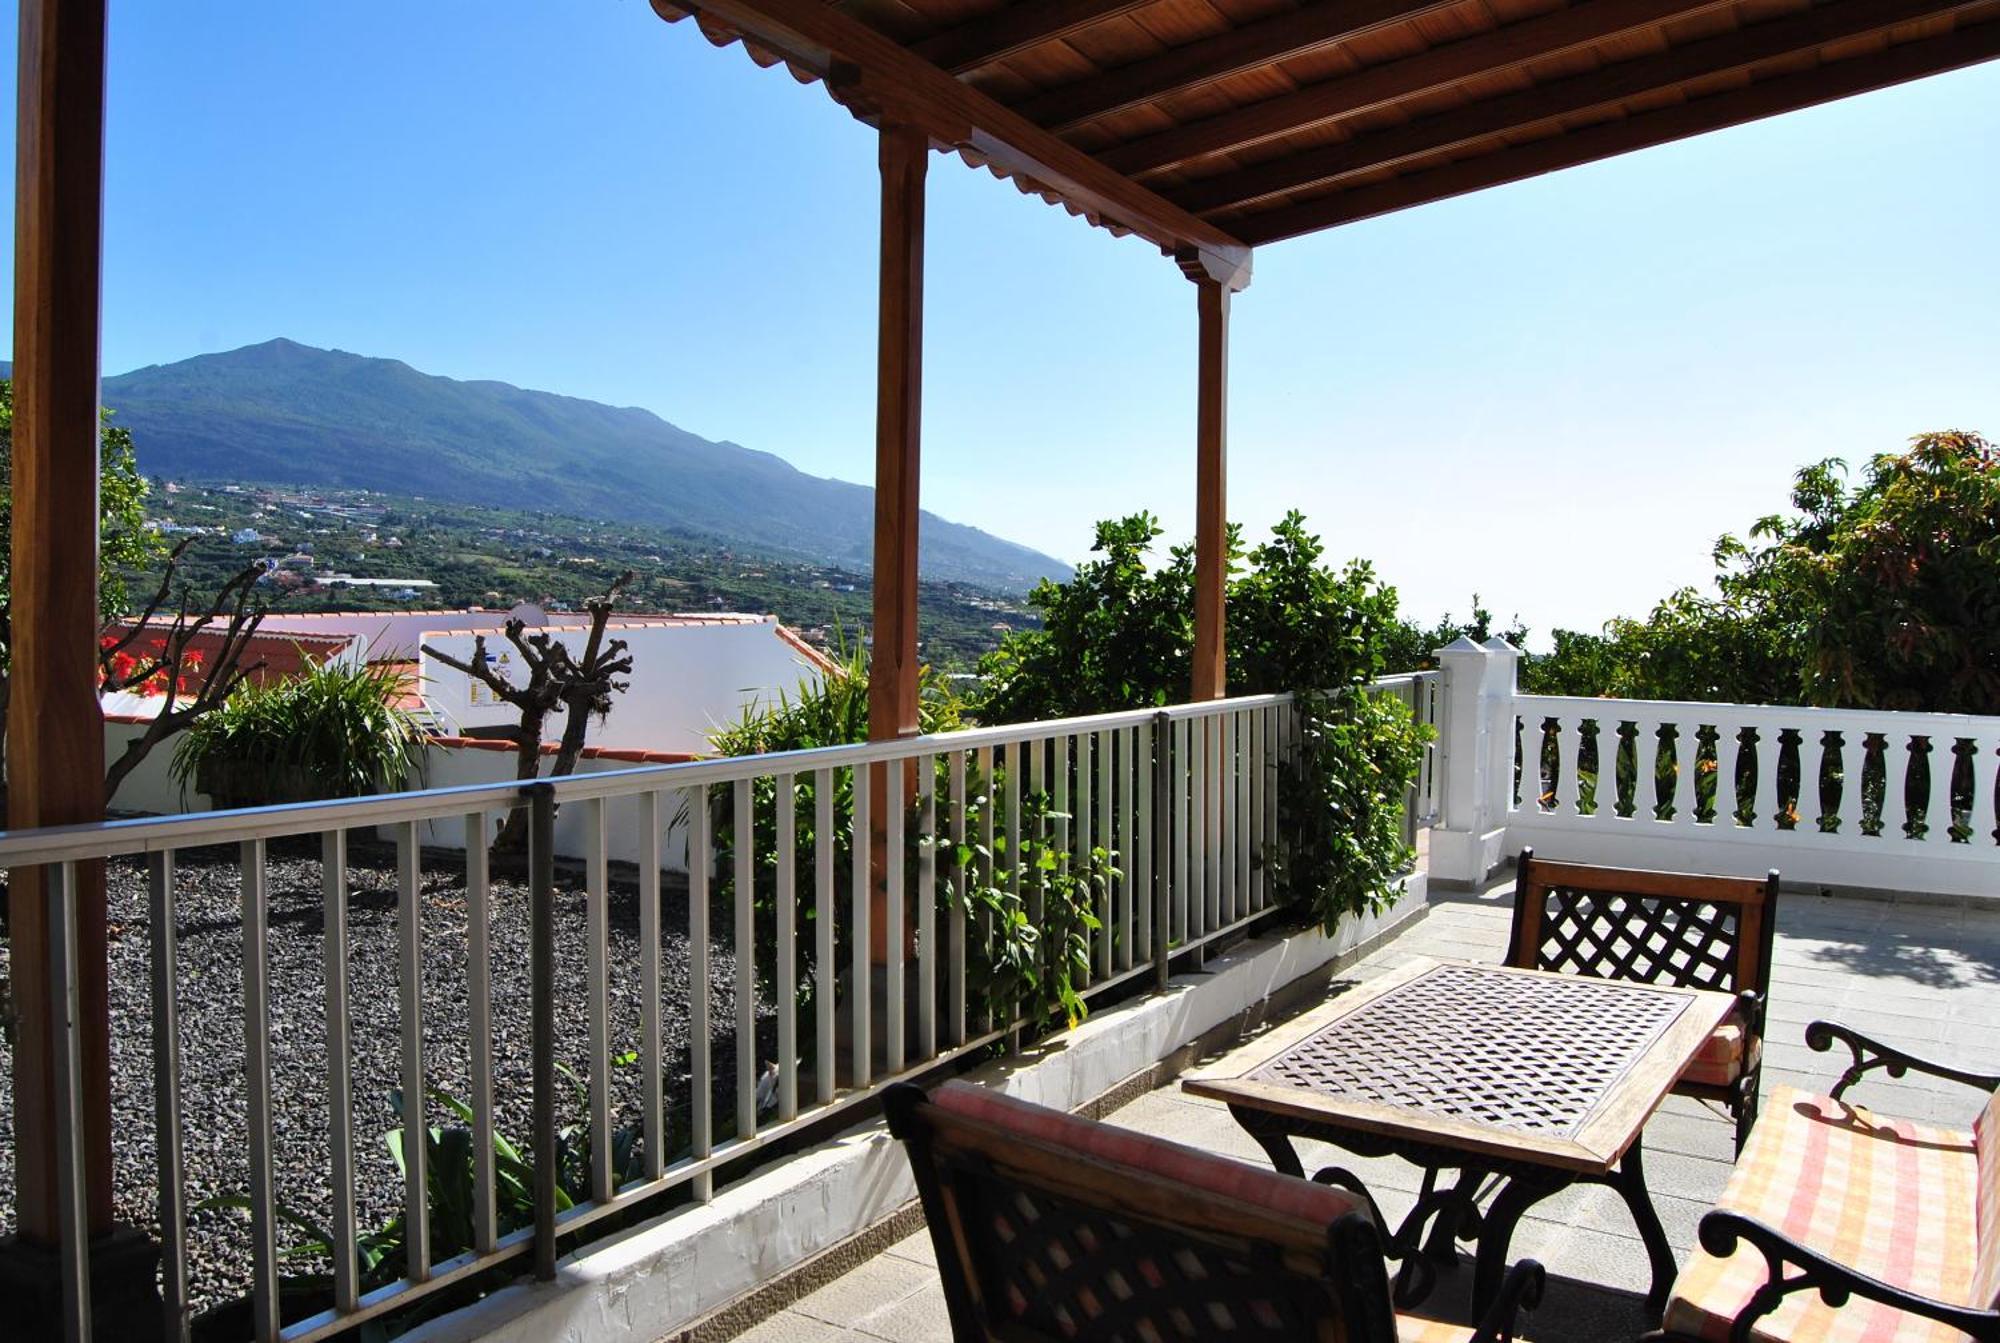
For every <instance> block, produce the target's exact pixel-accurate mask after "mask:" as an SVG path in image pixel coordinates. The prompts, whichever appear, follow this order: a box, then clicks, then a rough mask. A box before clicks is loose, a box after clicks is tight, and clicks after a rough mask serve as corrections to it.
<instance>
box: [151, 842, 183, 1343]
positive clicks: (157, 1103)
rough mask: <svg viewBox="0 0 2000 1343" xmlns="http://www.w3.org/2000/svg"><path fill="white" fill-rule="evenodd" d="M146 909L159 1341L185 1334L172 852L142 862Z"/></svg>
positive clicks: (178, 1340) (176, 1342) (174, 1342)
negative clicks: (150, 970) (160, 1313)
mask: <svg viewBox="0 0 2000 1343" xmlns="http://www.w3.org/2000/svg"><path fill="white" fill-rule="evenodd" d="M146 896H147V900H146V905H147V915H148V917H149V919H150V920H151V922H152V928H151V932H152V962H153V966H152V968H153V986H152V987H153V1144H154V1150H155V1151H156V1152H157V1153H158V1154H159V1155H158V1161H157V1164H158V1168H159V1169H158V1176H159V1214H160V1304H161V1306H162V1307H163V1309H164V1314H163V1316H162V1323H163V1325H164V1330H163V1336H164V1337H165V1338H166V1339H168V1340H171V1343H184V1341H185V1340H186V1338H187V1334H188V1305H187V1290H188V1284H187V1244H188V1238H187V1189H186V1187H185V1186H184V1184H183V1183H182V1180H183V1167H182V1161H181V1017H180V992H179V989H180V939H179V937H178V936H177V935H176V933H175V930H174V904H175V900H174V851H173V850H172V849H165V850H162V851H160V852H158V853H154V854H150V855H148V857H147V860H146Z"/></svg>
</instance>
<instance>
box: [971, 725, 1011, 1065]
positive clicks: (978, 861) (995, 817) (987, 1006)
mask: <svg viewBox="0 0 2000 1343" xmlns="http://www.w3.org/2000/svg"><path fill="white" fill-rule="evenodd" d="M978 759H979V781H980V791H981V792H982V794H983V795H984V805H983V806H982V807H981V808H980V811H979V831H978V833H979V842H978V843H977V844H975V845H973V849H974V853H973V858H972V863H973V866H972V871H971V879H972V881H973V883H974V885H975V886H986V885H990V884H991V883H992V882H993V878H994V869H993V864H994V863H995V861H997V858H996V851H995V849H994V847H993V845H994V842H995V839H996V837H997V836H998V834H999V827H1000V817H999V814H998V813H999V810H1000V808H999V801H1000V780H999V778H998V777H997V776H996V775H995V774H994V770H995V769H996V768H997V767H998V761H999V760H1000V756H999V754H998V753H996V752H995V750H994V748H993V747H990V746H982V747H980V748H979V756H978ZM1008 773H1009V774H1012V773H1013V771H1012V770H1011V769H1010V770H1009V771H1008ZM980 850H984V852H980ZM968 936H976V937H978V938H979V945H980V946H982V947H984V948H986V949H987V950H988V951H989V952H990V951H991V950H992V947H993V916H992V915H991V914H990V913H983V914H981V915H980V918H979V927H978V928H977V929H973V930H968ZM979 1020H980V1024H981V1026H982V1027H983V1028H984V1029H986V1030H989V1031H990V1030H992V1029H993V1028H994V1025H995V1024H996V1023H995V1022H994V1020H993V1006H992V1004H991V1003H990V1002H987V1003H984V1004H982V1005H981V1007H980V1012H979Z"/></svg>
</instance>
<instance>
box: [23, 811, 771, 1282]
mask: <svg viewBox="0 0 2000 1343" xmlns="http://www.w3.org/2000/svg"><path fill="white" fill-rule="evenodd" d="M349 869H350V878H349V891H350V894H349V903H348V942H349V946H348V976H349V984H350V990H351V1005H350V1018H349V1019H350V1022H351V1026H350V1038H351V1041H352V1049H351V1053H352V1055H353V1059H352V1068H353V1101H354V1103H353V1122H354V1135H355V1149H356V1162H357V1165H358V1167H359V1181H358V1183H359V1187H358V1189H357V1196H356V1197H357V1217H358V1225H359V1228H360V1229H361V1230H363V1231H366V1230H368V1229H371V1228H374V1227H378V1226H380V1225H382V1224H383V1223H384V1222H387V1221H388V1220H389V1219H390V1218H391V1217H392V1216H394V1215H395V1214H396V1212H397V1211H399V1209H400V1207H401V1201H402V1181H401V1177H400V1175H399V1174H398V1172H397V1170H396V1167H395V1164H394V1162H393V1161H392V1159H391V1157H390V1152H389V1148H388V1146H387V1145H386V1144H385V1143H384V1141H383V1135H384V1134H386V1133H388V1132H389V1131H390V1130H392V1129H394V1128H397V1127H398V1126H399V1121H398V1119H397V1117H396V1113H395V1110H394V1108H393V1105H392V1096H393V1093H394V1092H395V1091H396V1090H397V1088H398V1086H399V1084H400V1067H401V1063H400V1059H401V1038H402V1037H401V1011H400V1006H399V966H400V956H399V950H398V943H397V930H396V903H397V902H396V882H395V871H394V867H393V863H392V856H391V855H390V853H389V852H388V851H387V850H385V849H381V848H378V847H375V846H369V847H367V848H364V847H363V846H361V845H360V844H359V843H356V844H355V846H354V847H353V849H352V850H351V852H350V859H349ZM557 887H558V891H557V897H556V939H557V958H556V976H557V978H556V992H557V1007H556V1012H557V1036H556V1042H557V1051H558V1057H559V1058H560V1059H561V1060H562V1061H563V1062H564V1063H565V1064H567V1065H568V1066H569V1067H570V1068H572V1069H574V1070H575V1071H576V1073H577V1075H578V1076H579V1077H588V1076H589V1073H590V1065H589V1060H588V1058H587V1054H588V1048H589V1044H588V1039H589V1037H588V1030H587V1024H586V1023H587V1021H588V1016H587V1006H586V1002H587V1000H586V994H585V986H584V969H585V920H584V899H583V892H582V886H581V881H580V879H579V877H578V876H577V874H575V873H559V874H558V877H557ZM267 888H268V892H269V896H268V908H269V924H270V941H269V948H270V950H269V960H270V999H271V1014H270V1053H271V1074H272V1087H273V1092H274V1107H275V1108H274V1112H273V1129H274V1133H275V1137H276V1153H275V1154H276V1162H275V1167H276V1170H277V1172H278V1177H277V1189H278V1196H279V1199H280V1201H281V1202H282V1203H283V1204H284V1205H285V1206H286V1207H288V1208H290V1209H292V1210H295V1211H296V1212H298V1213H299V1214H300V1215H301V1216H303V1217H305V1218H307V1219H309V1220H311V1221H312V1222H313V1223H314V1224H315V1225H320V1226H324V1225H325V1224H326V1222H327V1220H328V1219H329V1217H330V1209H331V1201H330V1200H331V1195H330V1192H329V1184H330V1168H329V1158H328V1154H327V1137H326V1134H327V1087H326V1019H325V1001H326V1000H325V973H324V967H325V959H324V957H325V952H324V936H323V934H324V920H323V903H322V896H321V877H320V861H319V850H318V845H317V843H312V844H304V843H299V844H287V845H275V844H274V845H273V846H272V848H271V851H270V853H269V856H268V859H267ZM176 892H177V894H176V898H177V902H178V903H177V907H176V920H177V932H178V935H179V956H180V976H179V979H180V985H179V1004H180V1006H179V1011H180V1024H181V1041H180V1044H181V1097H182V1106H183V1114H184V1120H183V1123H184V1138H183V1162H184V1164H185V1169H186V1173H187V1185H186V1188H187V1199H188V1204H189V1206H190V1207H192V1206H193V1205H195V1204H196V1203H199V1202H200V1201H202V1200H204V1199H208V1198H212V1197H215V1196H217V1195H230V1194H238V1193H241V1192H244V1191H245V1190H246V1189H247V1186H248V1179H249V1175H248V1153H247V1139H246V1136H245V1135H246V1130H247V1122H248V1108H247V1100H246V1093H245V1089H244V1060H243V1011H242V1000H241V995H242V946H243V930H242V920H241V906H240V894H239V879H238V870H237V866H236V852H235V850H234V849H233V848H232V849H229V850H227V851H223V850H197V851H189V852H185V853H183V854H181V855H180V858H179V870H178V882H177V886H176ZM108 897H109V906H110V924H111V928H110V935H111V983H110V996H111V1029H112V1064H111V1066H112V1084H111V1091H112V1096H113V1106H114V1116H113V1122H114V1125H115V1128H114V1157H113V1159H114V1165H115V1171H116V1186H117V1205H118V1212H119V1216H120V1219H121V1220H124V1221H127V1222H129V1223H131V1224H134V1225H138V1226H143V1227H148V1228H151V1229H152V1230H153V1232H154V1234H156V1235H157V1234H158V1225H157V1220H156V1216H157V1210H156V1205H155V1202H154V1199H155V1197H156V1195H155V1192H154V1169H155V1145H154V1133H153V1071H152V1045H151V1029H152V1026H151V1022H152V1009H151V991H150V987H149V955H150V952H149V943H150V935H151V934H150V929H149V926H148V922H149V920H148V913H147V900H146V877H145V870H144V867H143V866H142V865H141V864H139V863H138V862H136V861H119V862H115V863H113V864H112V865H111V866H110V871H109V876H108ZM664 904H665V909H664V910H663V918H662V939H661V940H662V948H661V959H660V965H661V1000H662V1006H663V1015H664V1017H665V1020H664V1022H663V1025H662V1032H661V1034H662V1040H661V1043H662V1046H663V1049H664V1051H665V1059H666V1065H665V1071H666V1074H667V1076H668V1079H669V1081H668V1090H669V1103H670V1105H671V1104H675V1103H684V1101H685V1096H686V1076H687V1069H688V1065H687V1054H686V1050H687V1040H688V1034H687V1003H688V995H687V968H688V948H687V917H686V902H685V898H684V890H683V889H681V888H680V885H679V883H678V882H675V884H674V886H672V887H670V888H669V891H668V894H667V896H666V897H665V900H664ZM491 907H492V927H491V932H490V937H491V945H492V951H493V955H492V982H493V1035H494V1041H493V1050H494V1100H495V1106H496V1109H497V1112H498V1113H497V1123H498V1125H499V1129H500V1131H501V1132H502V1133H504V1134H506V1135H508V1136H509V1137H511V1138H513V1139H514V1140H515V1141H516V1142H517V1143H518V1144H520V1145H521V1146H522V1147H523V1148H525V1147H526V1145H527V1137H528V1112H529V1103H530V1095H529V1058H528V1041H529V1027H528V892H527V886H526V883H525V881H524V880H522V879H520V878H519V877H517V876H516V877H508V876H501V875H496V876H495V878H494V880H493V882H492V906H491ZM423 909H424V918H423V924H424V961H423V978H424V983H423V996H424V1012H423V1016H424V1051H425V1060H426V1066H427V1075H428V1077H429V1080H430V1083H431V1085H432V1086H434V1087H437V1088H439V1089H441V1090H443V1091H445V1092H447V1093H449V1094H452V1095H455V1096H461V1097H462V1096H465V1095H467V1094H468V1092H469V1088H470V1081H469V1078H470V1073H469V1066H470V1065H469V1051H468V1029H467V1019H466V1005H467V954H466V949H467V920H466V905H465V891H464V874H463V868H462V866H461V865H460V864H459V863H458V862H457V861H456V856H455V855H452V856H446V855H429V854H427V855H426V857H425V864H424V874H423ZM610 918H611V924H610V927H611V975H610V981H611V998H610V1001H611V1023H612V1031H611V1033H612V1053H613V1056H614V1058H615V1057H616V1056H617V1055H618V1054H619V1053H621V1052H623V1051H626V1050H630V1049H634V1048H636V1047H637V1044H638V1039H639V1021H638V990H639V945H638V942H639V938H638V930H639V911H638V897H637V890H636V886H635V885H634V884H633V883H632V882H631V881H629V880H628V881H626V882H624V883H620V882H619V881H618V880H616V876H615V874H614V880H613V882H612V891H611V909H610ZM711 927H712V928H714V929H716V930H717V936H718V939H719V942H720V943H721V944H719V945H716V946H715V947H713V948H712V951H711V962H710V966H711V970H710V982H709V990H708V994H709V1012H710V1021H711V1022H712V1023H714V1025H715V1027H716V1032H715V1037H714V1043H713V1046H712V1057H713V1059H714V1069H715V1084H716V1093H717V1097H718V1100H717V1103H716V1106H715V1113H716V1114H717V1115H718V1116H725V1115H729V1114H732V1113H733V1112H734V1109H733V1105H734V1103H733V1100H730V1099H728V1098H729V1097H733V1095H734V1087H735V1043H734V1037H733V1024H734V1021H735V1016H734V1013H735V1000H734V984H735V965H734V960H733V958H732V956H731V955H730V949H729V947H728V946H727V945H726V944H727V939H728V937H729V922H728V920H726V919H720V918H718V919H714V920H712V921H711ZM7 955H8V948H7V946H6V944H5V942H4V940H0V967H4V966H5V965H6V964H7V959H6V958H7ZM759 1018H760V1023H759V1032H758V1034H759V1036H760V1041H759V1043H760V1057H766V1058H768V1057H769V1056H770V1055H771V1053H772V1052H773V1051H772V1048H771V1044H772V1039H771V1037H773V1035H774V1027H773V1018H772V1015H771V1011H770V1008H769V1006H768V1005H767V1004H760V1006H759ZM12 1077H13V1059H12V1052H11V1049H9V1048H8V1047H7V1046H6V1045H5V1044H4V1042H0V1234H4V1233H5V1232H6V1231H8V1230H11V1226H10V1225H9V1222H10V1220H11V1215H12V1212H11V1210H12V1207H13V1188H14V1140H13V1129H12V1111H13V1104H12V1095H11V1088H12ZM612 1079H613V1098H614V1107H615V1110H614V1116H613V1122H614V1124H624V1123H636V1122H637V1121H638V1119H639V1117H640V1100H639V1092H640V1086H639V1080H640V1079H639V1075H638V1070H637V1068H636V1067H623V1066H614V1067H613V1069H612ZM557 1092H558V1104H559V1111H558V1113H559V1119H560V1122H562V1123H565V1124H567V1123H574V1122H577V1121H579V1120H580V1119H581V1118H582V1117H583V1115H582V1111H583V1104H582V1101H581V1100H580V1098H579V1097H577V1096H576V1095H575V1094H574V1089H573V1088H572V1087H570V1086H568V1085H566V1084H565V1082H564V1081H563V1079H561V1078H560V1075H559V1077H558V1086H557ZM429 1119H430V1122H431V1123H433V1124H440V1123H444V1124H449V1123H451V1122H454V1121H453V1118H452V1116H451V1115H450V1114H449V1113H448V1112H446V1111H445V1110H444V1109H443V1107H441V1106H439V1105H437V1104H436V1103H435V1102H432V1103H431V1104H430V1114H429ZM189 1232H190V1240H191V1242H192V1246H191V1264H190V1288H191V1294H192V1297H193V1303H192V1304H193V1305H194V1306H195V1308H196V1309H197V1310H199V1309H201V1308H203V1307H205V1306H209V1305H213V1304H216V1303H218V1302H221V1301H225V1300H228V1299H230V1298H232V1297H236V1296H239V1295H240V1294H242V1293H243V1292H244V1291H246V1290H247V1289H248V1286H249V1277H248V1270H247V1267H246V1266H247V1264H248V1261H249V1254H250V1248H249V1234H248V1221H247V1218H245V1217H244V1216H243V1215H242V1214H241V1213H237V1212H228V1211H216V1210H209V1211H202V1212H196V1213H194V1214H192V1216H191V1217H190V1227H189ZM301 1238H302V1237H301V1236H300V1234H299V1233H297V1232H295V1231H293V1230H291V1229H289V1228H281V1230H280V1240H281V1243H285V1242H287V1241H296V1240H298V1239H301ZM312 1267H313V1265H312V1264H311V1263H310V1262H309V1261H307V1262H298V1261H291V1262H288V1263H287V1264H286V1271H287V1272H291V1271H302V1270H309V1269H311V1268H312Z"/></svg>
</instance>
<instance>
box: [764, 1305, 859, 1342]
mask: <svg viewBox="0 0 2000 1343" xmlns="http://www.w3.org/2000/svg"><path fill="white" fill-rule="evenodd" d="M851 1338H853V1335H852V1334H850V1333H848V1332H847V1330H845V1329H842V1328H840V1327H839V1326H838V1325H832V1324H828V1323H826V1322H825V1321H824V1320H815V1319H814V1318H813V1317H812V1316H810V1315H801V1314H799V1313H797V1312H796V1311H790V1310H781V1311H779V1312H778V1313H777V1314H776V1315H773V1316H771V1317H770V1318H769V1319H767V1320H764V1321H763V1322H762V1323H759V1324H753V1325H751V1326H750V1328H749V1329H748V1330H746V1331H745V1332H743V1333H740V1334H738V1335H737V1336H736V1339H737V1343H846V1340H849V1339H851Z"/></svg>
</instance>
